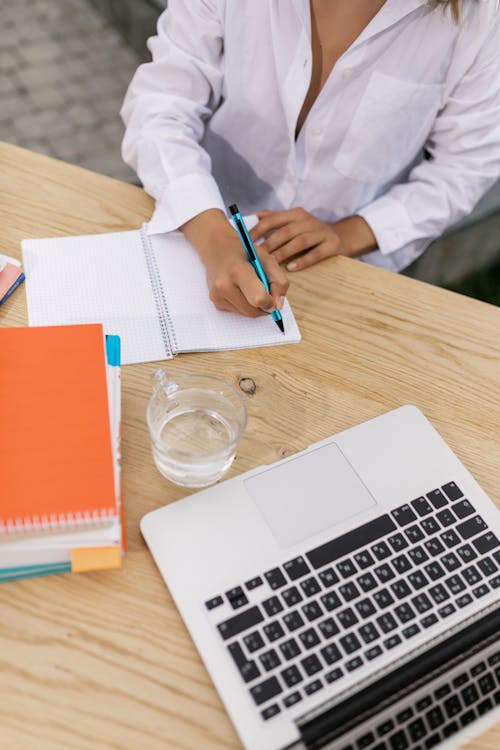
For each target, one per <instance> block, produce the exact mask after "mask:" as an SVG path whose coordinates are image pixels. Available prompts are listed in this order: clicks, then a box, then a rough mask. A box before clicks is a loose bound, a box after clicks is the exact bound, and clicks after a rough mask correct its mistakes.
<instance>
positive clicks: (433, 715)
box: [425, 706, 446, 729]
mask: <svg viewBox="0 0 500 750" xmlns="http://www.w3.org/2000/svg"><path fill="white" fill-rule="evenodd" d="M425 720H426V722H427V724H428V725H429V727H430V728H431V729H437V728H438V727H439V726H441V724H444V723H445V721H446V718H445V716H444V714H443V712H442V710H441V706H434V708H431V710H430V711H427V713H426V714H425Z"/></svg>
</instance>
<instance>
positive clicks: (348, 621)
mask: <svg viewBox="0 0 500 750" xmlns="http://www.w3.org/2000/svg"><path fill="white" fill-rule="evenodd" d="M337 619H338V621H339V622H340V624H341V625H342V627H343V628H344V629H347V628H351V627H352V626H353V625H356V623H357V622H359V620H358V617H357V615H356V614H355V612H354V611H353V610H352V609H351V607H347V609H343V610H342V612H338V613H337Z"/></svg>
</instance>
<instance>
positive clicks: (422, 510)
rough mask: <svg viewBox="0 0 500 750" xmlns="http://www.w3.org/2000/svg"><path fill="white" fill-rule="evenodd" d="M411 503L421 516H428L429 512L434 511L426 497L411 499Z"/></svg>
mask: <svg viewBox="0 0 500 750" xmlns="http://www.w3.org/2000/svg"><path fill="white" fill-rule="evenodd" d="M411 505H412V507H413V509H414V510H415V511H416V512H417V514H418V515H419V516H427V515H428V514H429V513H432V505H431V504H430V503H429V501H428V500H426V499H425V497H417V498H416V499H415V500H412V501H411Z"/></svg>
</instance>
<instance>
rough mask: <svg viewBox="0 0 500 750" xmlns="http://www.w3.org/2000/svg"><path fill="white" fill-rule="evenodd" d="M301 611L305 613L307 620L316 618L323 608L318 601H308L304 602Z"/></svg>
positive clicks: (310, 620) (319, 615)
mask: <svg viewBox="0 0 500 750" xmlns="http://www.w3.org/2000/svg"><path fill="white" fill-rule="evenodd" d="M302 612H303V613H304V614H305V616H306V617H307V619H308V620H309V622H312V621H313V620H317V619H318V617H321V615H322V614H323V610H322V609H321V607H320V606H319V604H318V602H308V603H307V604H304V606H303V607H302Z"/></svg>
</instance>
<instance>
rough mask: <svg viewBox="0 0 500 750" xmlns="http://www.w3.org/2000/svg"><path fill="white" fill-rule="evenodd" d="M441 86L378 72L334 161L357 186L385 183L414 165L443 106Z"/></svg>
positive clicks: (368, 87) (359, 105)
mask: <svg viewBox="0 0 500 750" xmlns="http://www.w3.org/2000/svg"><path fill="white" fill-rule="evenodd" d="M442 88H443V87H442V85H441V84H423V83H413V82H411V81H403V80H400V79H399V78H394V77H393V76H388V75H385V74H384V73H379V72H377V71H373V73H372V74H371V76H370V79H369V81H368V85H367V87H366V90H365V92H364V94H363V96H362V97H361V100H360V102H359V104H358V106H357V108H356V110H355V112H354V117H353V119H352V121H351V124H350V125H349V127H348V130H347V132H346V134H345V136H344V139H343V141H342V142H341V144H340V147H339V150H338V152H337V156H336V157H335V160H334V166H335V168H336V169H337V170H338V171H339V172H340V173H341V174H343V175H345V176H346V177H351V178H352V179H355V180H375V181H376V182H386V181H387V180H390V179H391V178H392V177H394V176H395V175H397V174H398V173H400V172H402V171H404V169H405V168H406V167H408V165H409V164H411V162H412V161H413V160H414V159H415V157H416V156H417V154H418V152H419V150H421V149H422V147H423V145H424V143H425V141H426V139H427V136H428V134H429V132H430V130H431V128H432V124H433V122H434V120H435V117H436V115H437V112H438V111H439V109H440V106H441V95H442Z"/></svg>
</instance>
